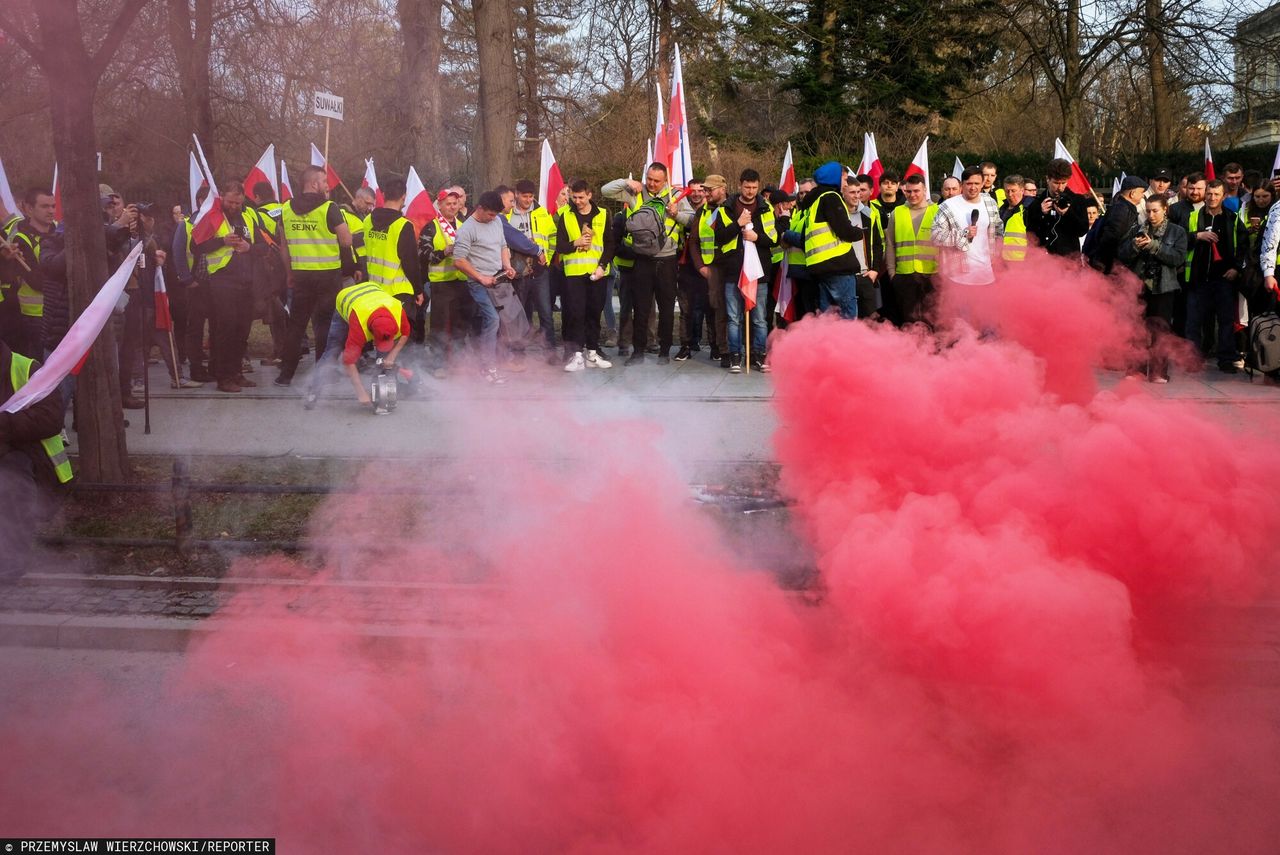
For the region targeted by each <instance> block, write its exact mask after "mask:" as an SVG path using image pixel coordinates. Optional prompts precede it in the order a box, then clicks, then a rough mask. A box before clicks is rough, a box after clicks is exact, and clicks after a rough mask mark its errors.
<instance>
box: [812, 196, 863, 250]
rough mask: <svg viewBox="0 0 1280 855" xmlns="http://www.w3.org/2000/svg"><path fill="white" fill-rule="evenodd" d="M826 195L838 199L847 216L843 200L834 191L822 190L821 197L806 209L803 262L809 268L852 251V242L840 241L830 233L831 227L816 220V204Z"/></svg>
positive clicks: (847, 208) (846, 206) (846, 208)
mask: <svg viewBox="0 0 1280 855" xmlns="http://www.w3.org/2000/svg"><path fill="white" fill-rule="evenodd" d="M826 195H831V196H835V197H836V198H837V199H839V200H840V204H841V205H844V211H845V216H846V217H847V216H848V215H849V206H848V205H847V204H846V203H845V201H844V198H843V197H842V196H841V195H840V194H839V193H837V192H835V191H834V190H824V191H823V192H822V195H821V196H819V197H818V198H817V199H814V200H813V204H812V205H810V206H809V208H808V211H809V214H808V216H807V218H806V223H805V229H804V260H805V264H807V265H809V266H813V265H815V264H821V263H822V262H824V261H830V260H831V259H833V258H839V257H840V256H842V255H844V254H846V253H849V252H852V251H853V241H846V240H840V238H838V237H836V235H835V233H834V232H832V231H831V226H830V225H829V224H828V223H825V222H823V221H822V220H819V219H818V203H819V202H820V201H822V196H826Z"/></svg>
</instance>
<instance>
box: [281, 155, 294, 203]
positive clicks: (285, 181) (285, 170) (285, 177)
mask: <svg viewBox="0 0 1280 855" xmlns="http://www.w3.org/2000/svg"><path fill="white" fill-rule="evenodd" d="M292 198H293V188H292V187H290V186H289V165H288V164H286V163H285V162H284V161H283V160H282V161H280V202H281V203H282V204H283V203H284V202H288V201H289V200H290V199H292Z"/></svg>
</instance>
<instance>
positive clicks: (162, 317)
mask: <svg viewBox="0 0 1280 855" xmlns="http://www.w3.org/2000/svg"><path fill="white" fill-rule="evenodd" d="M156 329H158V330H171V329H173V312H171V311H170V310H169V289H168V288H166V287H165V286H164V268H163V267H157V268H156Z"/></svg>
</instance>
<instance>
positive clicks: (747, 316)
mask: <svg viewBox="0 0 1280 855" xmlns="http://www.w3.org/2000/svg"><path fill="white" fill-rule="evenodd" d="M738 275H739V276H741V275H742V274H741V273H739V274H738ZM753 287H754V286H753ZM739 290H741V289H739ZM742 329H743V334H742V340H743V341H744V342H745V343H746V346H747V359H746V362H747V373H748V374H750V373H751V309H748V308H747V298H746V297H745V296H744V297H743V298H742Z"/></svg>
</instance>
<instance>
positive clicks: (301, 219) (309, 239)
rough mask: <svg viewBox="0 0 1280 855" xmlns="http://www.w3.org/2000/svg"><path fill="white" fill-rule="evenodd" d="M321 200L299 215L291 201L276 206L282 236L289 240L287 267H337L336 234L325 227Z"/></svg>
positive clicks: (326, 213) (339, 262) (326, 209)
mask: <svg viewBox="0 0 1280 855" xmlns="http://www.w3.org/2000/svg"><path fill="white" fill-rule="evenodd" d="M332 204H333V203H332V202H325V203H324V204H322V205H320V206H319V207H317V208H315V209H314V210H312V211H308V212H307V213H305V214H299V213H298V212H297V211H295V210H294V209H293V202H292V201H290V202H289V203H288V204H287V205H285V206H284V207H283V208H281V209H280V220H281V222H282V223H283V224H284V236H285V239H286V240H287V241H288V242H289V266H290V267H292V268H293V269H294V270H338V269H339V268H341V267H342V258H341V256H340V255H339V250H338V235H337V234H336V233H335V232H334V231H333V230H332V229H330V228H329V207H330V206H331V205H332Z"/></svg>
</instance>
